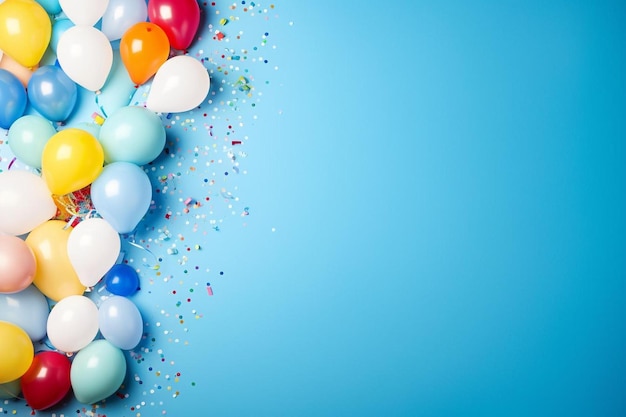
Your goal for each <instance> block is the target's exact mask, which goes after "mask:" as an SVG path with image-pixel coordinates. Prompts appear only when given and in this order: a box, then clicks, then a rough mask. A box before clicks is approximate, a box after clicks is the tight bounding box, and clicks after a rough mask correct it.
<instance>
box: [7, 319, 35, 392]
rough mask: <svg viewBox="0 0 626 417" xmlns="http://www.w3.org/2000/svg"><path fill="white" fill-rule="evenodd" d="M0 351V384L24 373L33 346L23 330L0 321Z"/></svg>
mask: <svg viewBox="0 0 626 417" xmlns="http://www.w3.org/2000/svg"><path fill="white" fill-rule="evenodd" d="M0 352H2V355H0V384H5V383H7V382H11V381H14V380H16V379H18V378H20V377H21V376H22V375H24V372H26V371H27V370H28V367H29V366H30V364H31V363H32V362H33V356H34V354H35V348H34V347H33V343H32V342H31V341H30V338H29V337H28V334H26V332H25V331H24V330H22V329H21V328H19V327H18V326H16V325H15V324H13V323H9V322H6V321H0Z"/></svg>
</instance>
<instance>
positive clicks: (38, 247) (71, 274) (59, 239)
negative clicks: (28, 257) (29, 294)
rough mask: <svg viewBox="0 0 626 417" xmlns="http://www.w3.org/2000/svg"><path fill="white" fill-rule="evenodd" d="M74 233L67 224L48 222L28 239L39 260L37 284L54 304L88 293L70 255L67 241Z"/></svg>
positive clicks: (29, 235) (57, 221)
mask: <svg viewBox="0 0 626 417" xmlns="http://www.w3.org/2000/svg"><path fill="white" fill-rule="evenodd" d="M66 226H67V228H66ZM71 232H72V227H71V226H69V225H68V224H67V223H66V222H64V221H63V220H48V221H47V222H45V223H42V224H40V225H39V226H37V227H35V228H34V229H33V230H32V231H31V232H30V233H29V234H28V236H27V237H26V244H27V245H28V246H29V247H30V248H31V249H32V251H33V253H34V254H35V259H36V260H37V271H36V272H35V278H34V279H33V284H35V286H36V287H37V288H38V289H39V291H41V292H42V293H43V295H45V296H46V297H48V298H51V299H52V300H54V301H60V300H62V299H63V298H65V297H68V296H70V295H82V294H83V293H84V292H85V286H84V285H83V284H81V283H80V280H79V279H78V275H77V274H76V271H75V270H74V267H73V266H72V263H71V262H70V258H69V256H68V254H67V240H68V238H69V236H70V233H71Z"/></svg>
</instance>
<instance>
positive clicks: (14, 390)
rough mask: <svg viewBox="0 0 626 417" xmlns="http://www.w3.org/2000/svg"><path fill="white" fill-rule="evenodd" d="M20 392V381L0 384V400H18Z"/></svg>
mask: <svg viewBox="0 0 626 417" xmlns="http://www.w3.org/2000/svg"><path fill="white" fill-rule="evenodd" d="M20 392H22V388H21V387H20V379H19V378H18V379H16V380H14V381H10V382H6V383H4V384H0V400H10V399H12V398H18V397H19V396H20Z"/></svg>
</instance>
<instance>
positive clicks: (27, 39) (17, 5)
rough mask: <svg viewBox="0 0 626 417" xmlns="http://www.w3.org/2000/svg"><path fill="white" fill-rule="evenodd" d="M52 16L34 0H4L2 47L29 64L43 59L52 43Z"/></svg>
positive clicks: (0, 9)
mask: <svg viewBox="0 0 626 417" xmlns="http://www.w3.org/2000/svg"><path fill="white" fill-rule="evenodd" d="M51 35H52V23H51V22H50V17H49V16H48V13H47V12H46V9H44V8H43V7H42V6H41V5H40V4H39V3H37V2H36V1H34V0H5V1H4V3H2V4H0V49H2V50H3V51H4V53H5V54H7V55H9V56H11V57H12V58H13V59H14V60H16V61H17V62H18V63H19V64H21V65H23V66H25V67H33V66H35V65H37V64H38V63H39V61H41V58H42V57H43V54H44V53H45V52H46V48H48V44H49V43H50V36H51Z"/></svg>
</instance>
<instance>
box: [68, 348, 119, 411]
mask: <svg viewBox="0 0 626 417" xmlns="http://www.w3.org/2000/svg"><path fill="white" fill-rule="evenodd" d="M125 376H126V359H125V358H124V353H123V352H122V351H121V350H120V349H119V348H117V347H115V346H113V345H112V344H111V342H109V341H107V340H102V339H100V340H94V341H93V342H91V343H90V344H88V345H87V346H86V347H84V348H82V349H81V350H79V351H78V353H77V354H76V356H75V357H74V360H73V361H72V366H71V368H70V382H71V384H72V390H73V391H74V396H75V397H76V399H77V400H78V401H79V402H81V403H83V404H94V403H97V402H98V401H101V400H104V399H106V398H108V397H110V396H111V395H113V394H115V391H117V390H118V389H119V387H120V385H122V382H124V377H125Z"/></svg>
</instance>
